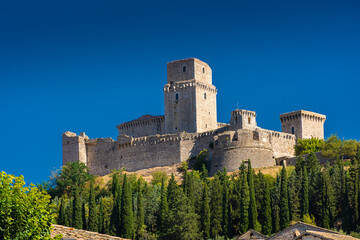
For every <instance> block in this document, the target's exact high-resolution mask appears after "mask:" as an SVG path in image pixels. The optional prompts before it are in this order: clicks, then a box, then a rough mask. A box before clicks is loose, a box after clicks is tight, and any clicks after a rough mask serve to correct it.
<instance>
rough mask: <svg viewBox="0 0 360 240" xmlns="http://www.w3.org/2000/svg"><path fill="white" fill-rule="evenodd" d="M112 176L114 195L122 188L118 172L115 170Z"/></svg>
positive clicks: (112, 191)
mask: <svg viewBox="0 0 360 240" xmlns="http://www.w3.org/2000/svg"><path fill="white" fill-rule="evenodd" d="M111 178H112V181H111V193H112V195H113V196H115V195H116V193H117V191H118V190H119V189H120V183H119V174H118V172H114V173H113V174H112V175H111Z"/></svg>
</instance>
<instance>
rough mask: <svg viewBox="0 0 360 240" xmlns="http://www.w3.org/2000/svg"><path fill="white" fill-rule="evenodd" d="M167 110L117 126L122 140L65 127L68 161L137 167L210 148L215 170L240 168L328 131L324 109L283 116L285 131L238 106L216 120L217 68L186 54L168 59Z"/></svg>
mask: <svg viewBox="0 0 360 240" xmlns="http://www.w3.org/2000/svg"><path fill="white" fill-rule="evenodd" d="M167 68H168V79H167V83H166V84H165V86H164V88H163V90H164V100H165V115H164V116H151V115H144V116H142V117H140V118H138V119H135V120H133V121H129V122H126V123H122V124H120V125H118V126H117V129H118V132H119V135H118V137H117V140H113V139H111V138H97V139H89V138H88V137H87V136H86V135H85V133H81V134H80V135H76V134H75V133H72V132H69V131H68V132H65V133H63V140H62V143H63V164H65V163H66V162H72V161H80V162H83V163H85V164H86V165H87V166H88V168H89V170H90V173H92V174H95V175H105V174H108V173H110V172H111V170H113V169H122V168H125V169H126V170H127V171H137V170H141V169H146V168H152V167H159V166H167V165H172V164H175V163H181V162H183V161H187V160H189V159H191V158H194V157H196V156H197V155H198V154H199V153H200V152H201V151H202V150H203V149H207V150H208V153H209V155H208V165H209V166H210V174H215V173H216V172H217V171H218V170H222V169H223V168H224V167H226V168H227V170H228V171H235V170H238V168H239V166H240V164H241V163H242V161H244V160H248V159H250V160H251V162H252V165H253V167H255V168H256V167H268V166H273V165H275V164H276V161H275V160H276V159H278V158H284V157H292V156H294V146H295V144H296V140H297V139H298V138H300V139H303V138H310V137H317V138H323V137H324V128H323V124H324V122H325V119H326V117H325V115H321V114H318V113H314V112H309V111H304V110H300V111H296V112H291V113H286V114H282V115H281V116H280V120H281V125H282V132H277V131H271V130H266V129H262V128H260V127H258V125H257V121H256V117H257V115H256V113H255V112H254V111H249V110H243V109H236V110H234V111H233V112H232V113H231V116H230V121H229V123H219V122H217V114H216V111H217V110H216V109H217V106H216V94H217V89H216V87H215V86H214V85H212V70H211V68H210V67H209V66H208V65H207V64H206V63H204V62H202V61H200V60H198V59H195V58H190V59H183V60H178V61H174V62H171V63H168V65H167Z"/></svg>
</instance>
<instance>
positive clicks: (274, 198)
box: [271, 174, 281, 233]
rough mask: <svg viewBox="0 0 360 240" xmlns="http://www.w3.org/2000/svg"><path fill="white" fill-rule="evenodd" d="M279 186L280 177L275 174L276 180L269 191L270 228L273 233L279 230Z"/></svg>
mask: <svg viewBox="0 0 360 240" xmlns="http://www.w3.org/2000/svg"><path fill="white" fill-rule="evenodd" d="M280 186H281V177H280V175H278V174H277V175H276V181H275V184H274V187H273V188H272V191H271V209H272V220H273V225H272V230H273V233H276V232H278V231H280Z"/></svg>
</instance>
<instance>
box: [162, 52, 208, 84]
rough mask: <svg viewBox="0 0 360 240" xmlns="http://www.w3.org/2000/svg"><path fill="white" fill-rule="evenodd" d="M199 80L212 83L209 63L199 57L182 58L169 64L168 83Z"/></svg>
mask: <svg viewBox="0 0 360 240" xmlns="http://www.w3.org/2000/svg"><path fill="white" fill-rule="evenodd" d="M191 80H193V81H197V82H202V83H206V84H210V85H211V84H212V71H211V68H210V67H209V65H208V64H207V63H205V62H203V61H200V60H199V59H197V58H187V59H181V60H177V61H173V62H169V63H168V64H167V83H169V84H171V83H174V82H182V81H191Z"/></svg>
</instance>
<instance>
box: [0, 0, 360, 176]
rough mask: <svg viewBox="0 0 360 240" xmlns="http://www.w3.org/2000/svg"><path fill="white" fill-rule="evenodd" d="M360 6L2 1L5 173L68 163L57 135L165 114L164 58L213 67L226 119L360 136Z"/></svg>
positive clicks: (105, 132)
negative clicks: (297, 121) (310, 120)
mask: <svg viewBox="0 0 360 240" xmlns="http://www.w3.org/2000/svg"><path fill="white" fill-rule="evenodd" d="M359 12H360V1H357V0H353V1H348V0H342V1H333V0H327V1H317V0H312V1H304V0H301V1H297V0H294V1H288V0H287V1H268V0H253V1H243V0H242V1H186V0H184V1H126V2H125V1H106V0H104V1H90V0H88V1H66V0H65V1H37V0H34V1H17V0H14V1H2V2H1V3H0V106H1V111H0V131H1V138H0V146H1V147H0V149H1V158H0V159H1V160H0V161H1V162H0V163H1V168H0V171H5V172H7V173H9V174H14V175H24V176H25V180H26V181H27V182H34V183H38V182H41V181H43V180H47V179H48V177H49V176H50V174H51V171H52V170H55V169H58V168H60V166H61V161H62V156H61V134H62V133H63V132H65V131H67V130H70V131H73V132H76V133H80V132H82V131H85V132H86V134H87V135H88V136H89V137H90V138H98V137H112V138H114V139H116V136H117V130H116V125H117V124H119V123H121V122H124V121H129V120H132V119H134V118H137V117H139V116H141V115H143V114H153V115H162V114H163V113H164V110H163V108H164V103H163V92H162V89H163V85H164V84H165V83H166V63H167V62H169V61H173V60H178V59H182V58H189V57H196V58H199V59H200V60H203V61H205V62H207V63H208V64H209V65H210V67H211V68H212V70H213V84H214V85H215V86H216V87H217V88H218V96H217V102H218V120H219V121H222V122H228V121H229V119H230V112H231V111H232V110H234V109H235V108H236V107H237V105H238V106H239V108H242V109H248V110H254V111H256V112H257V115H258V117H257V122H258V125H259V126H261V127H263V128H267V129H271V130H279V131H280V130H281V125H280V120H279V115H280V114H281V113H285V112H290V111H294V110H299V109H305V110H310V111H315V112H318V113H322V114H325V115H327V120H326V122H325V136H326V137H328V136H330V135H331V134H332V133H337V134H338V135H339V136H340V137H342V138H346V139H359V138H360V137H359V136H360V127H359V121H358V119H360V111H359V110H360V107H359V87H360V84H359V80H360V67H359V66H360V44H359V43H360V14H359Z"/></svg>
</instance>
